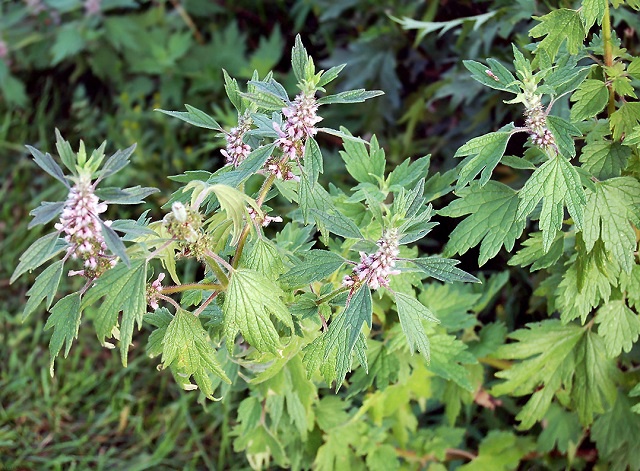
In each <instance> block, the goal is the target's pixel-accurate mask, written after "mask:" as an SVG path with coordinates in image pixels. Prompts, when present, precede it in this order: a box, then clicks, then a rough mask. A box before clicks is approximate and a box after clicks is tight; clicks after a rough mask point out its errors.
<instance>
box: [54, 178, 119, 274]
mask: <svg viewBox="0 0 640 471" xmlns="http://www.w3.org/2000/svg"><path fill="white" fill-rule="evenodd" d="M106 210H107V205H106V204H105V203H104V202H102V203H101V202H100V200H99V199H98V197H97V196H96V195H95V194H94V188H93V185H92V184H91V180H90V177H88V176H87V175H81V176H80V178H79V179H78V181H77V183H76V184H75V185H74V187H73V188H71V191H69V195H68V196H67V201H66V202H65V205H64V208H63V210H62V214H61V215H60V222H58V223H56V224H55V226H54V227H55V228H56V229H57V230H58V231H59V232H61V233H64V234H65V235H64V240H65V241H66V242H68V243H69V247H67V257H71V258H72V259H78V258H79V259H81V260H83V265H84V268H85V269H84V270H80V271H73V270H72V271H70V272H69V276H74V275H81V276H85V277H87V278H95V277H97V276H99V275H100V274H101V273H103V272H104V271H105V270H106V269H108V268H110V267H112V266H113V265H115V258H114V257H113V256H109V255H107V253H106V251H107V244H106V243H105V240H104V236H103V234H102V225H101V222H100V218H99V216H98V215H99V214H101V213H104V212H105V211H106ZM104 224H105V225H109V224H110V221H107V222H105V223H104Z"/></svg>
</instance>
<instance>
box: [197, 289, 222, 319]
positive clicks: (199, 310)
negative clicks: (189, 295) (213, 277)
mask: <svg viewBox="0 0 640 471" xmlns="http://www.w3.org/2000/svg"><path fill="white" fill-rule="evenodd" d="M219 294H220V291H214V292H213V293H211V295H210V296H209V297H208V298H207V299H205V301H204V302H203V303H202V304H201V305H200V306H199V307H198V309H196V310H195V311H194V312H193V315H194V316H196V317H198V316H199V315H200V314H202V311H204V308H206V307H207V306H208V305H209V304H211V301H213V300H214V299H216V296H218V295H219Z"/></svg>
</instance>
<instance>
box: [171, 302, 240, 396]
mask: <svg viewBox="0 0 640 471" xmlns="http://www.w3.org/2000/svg"><path fill="white" fill-rule="evenodd" d="M162 344H163V352H162V363H163V366H164V367H165V368H166V367H169V366H170V367H172V368H175V369H176V371H177V373H178V374H179V375H182V376H186V377H190V376H192V375H193V377H194V379H195V381H196V384H197V385H198V387H199V388H200V389H201V390H202V392H203V393H204V394H205V395H206V396H207V397H209V398H213V386H212V384H211V379H210V378H209V373H213V374H215V375H216V376H219V377H220V378H222V379H223V380H224V381H225V382H227V383H230V382H231V381H230V380H229V378H228V377H227V375H226V373H225V372H224V370H223V369H222V367H221V366H220V364H219V363H218V360H217V359H216V356H215V355H216V351H215V349H214V348H213V345H212V344H211V340H210V339H209V335H208V334H207V331H206V330H204V328H203V327H202V324H201V323H200V320H199V319H198V318H197V317H196V316H194V315H193V314H191V313H190V312H187V311H185V310H182V309H180V310H178V312H177V313H176V315H175V317H174V318H173V320H172V321H171V323H170V324H169V325H168V326H167V328H166V332H165V335H164V338H163V340H162Z"/></svg>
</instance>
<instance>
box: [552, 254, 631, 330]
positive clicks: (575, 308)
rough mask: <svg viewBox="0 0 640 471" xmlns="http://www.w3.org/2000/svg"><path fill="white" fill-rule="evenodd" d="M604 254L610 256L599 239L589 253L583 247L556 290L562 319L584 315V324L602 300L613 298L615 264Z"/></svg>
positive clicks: (581, 317)
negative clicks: (605, 258) (613, 268)
mask: <svg viewBox="0 0 640 471" xmlns="http://www.w3.org/2000/svg"><path fill="white" fill-rule="evenodd" d="M603 257H607V258H608V256H607V254H606V252H605V251H604V248H603V247H602V243H601V242H598V243H597V244H596V247H595V249H594V250H593V252H591V253H589V254H586V253H584V249H582V250H580V252H579V254H578V256H577V257H576V258H574V259H572V260H571V261H570V262H569V263H570V266H569V268H568V269H567V270H566V271H565V273H564V275H563V276H562V280H561V281H560V283H559V284H557V285H556V290H555V295H556V308H557V309H558V310H559V311H560V320H561V321H562V322H565V323H566V322H569V321H572V320H573V319H576V318H578V317H580V319H581V321H582V323H584V322H585V321H586V319H587V316H588V315H589V314H591V312H592V310H593V308H595V307H597V306H598V304H599V303H600V300H604V301H605V302H607V301H608V300H609V296H610V295H611V284H612V283H614V284H615V283H616V281H615V279H616V276H615V275H613V273H609V272H610V271H611V267H610V265H611V263H610V262H609V263H607V262H608V261H607V260H602V258H603ZM616 267H618V268H617V270H616V271H620V268H619V265H617V264H616Z"/></svg>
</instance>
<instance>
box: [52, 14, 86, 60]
mask: <svg viewBox="0 0 640 471" xmlns="http://www.w3.org/2000/svg"><path fill="white" fill-rule="evenodd" d="M79 26H80V25H79V24H78V22H75V21H74V22H69V23H66V24H64V25H62V26H61V27H60V28H58V29H57V30H56V31H57V33H56V35H55V40H54V41H53V44H52V45H51V49H50V50H51V55H52V58H51V65H52V66H55V65H58V64H59V63H60V62H62V61H63V60H64V59H66V58H68V57H71V56H73V55H75V54H77V53H79V52H80V51H82V50H83V49H84V47H85V39H84V38H83V37H82V31H83V30H84V28H80V27H79Z"/></svg>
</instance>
